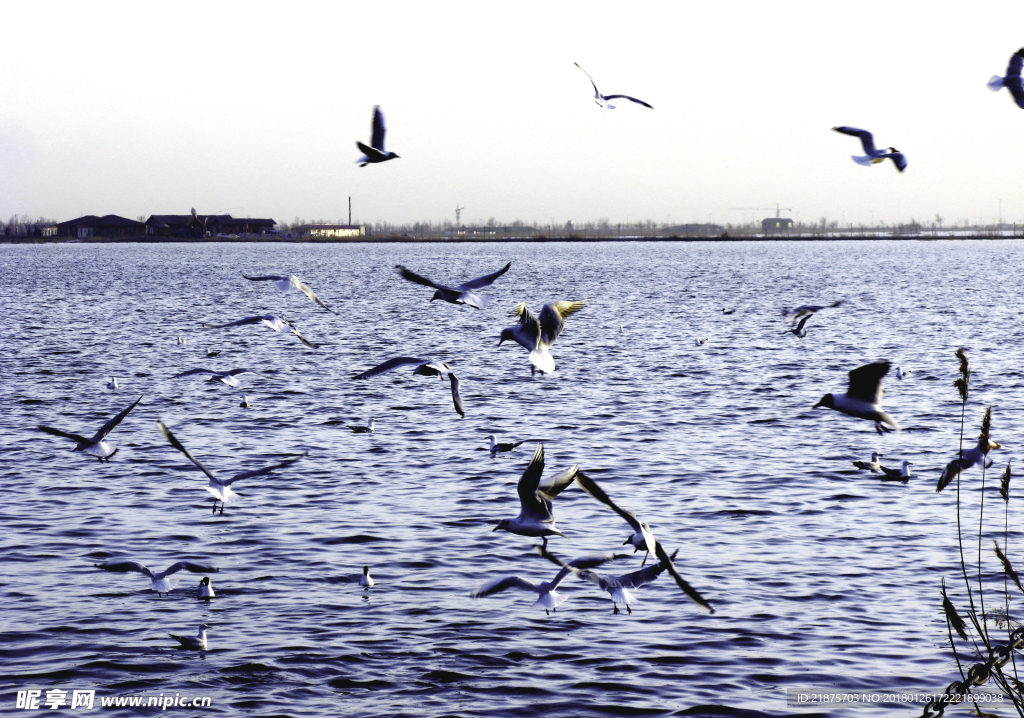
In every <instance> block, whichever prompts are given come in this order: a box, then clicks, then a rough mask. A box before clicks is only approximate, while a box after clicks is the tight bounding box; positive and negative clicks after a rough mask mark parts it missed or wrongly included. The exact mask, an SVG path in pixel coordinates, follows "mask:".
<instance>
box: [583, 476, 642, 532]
mask: <svg viewBox="0 0 1024 718" xmlns="http://www.w3.org/2000/svg"><path fill="white" fill-rule="evenodd" d="M576 483H578V484H579V485H580V487H581V488H582V489H583V490H584V491H586V492H587V493H588V494H590V495H591V496H593V497H594V498H595V499H597V500H598V501H600V502H601V503H602V504H604V505H605V506H607V507H608V508H610V509H611V510H612V511H614V512H615V513H617V514H618V515H619V516H621V517H622V518H624V519H625V520H626V523H628V524H629V525H630V527H631V528H632V529H633V532H634V533H639V534H641V535H642V536H643V537H644V541H645V542H646V543H647V549H648V550H651V547H652V546H654V545H655V543H657V542H656V541H655V538H654V535H653V534H652V533H651V531H650V529H648V528H645V527H644V525H643V524H642V523H641V522H640V519H638V518H637V517H636V515H635V514H634V513H633V512H632V511H626V510H625V509H622V508H619V507H618V506H617V505H616V504H615V502H614V501H612V500H611V499H610V498H609V497H608V494H606V493H605V492H604V490H603V489H602V488H601V487H600V486H598V485H597V483H596V482H595V481H594V480H593V479H592V478H590V477H589V476H587V475H586V474H584V473H583V472H582V471H580V472H577V474H576Z"/></svg>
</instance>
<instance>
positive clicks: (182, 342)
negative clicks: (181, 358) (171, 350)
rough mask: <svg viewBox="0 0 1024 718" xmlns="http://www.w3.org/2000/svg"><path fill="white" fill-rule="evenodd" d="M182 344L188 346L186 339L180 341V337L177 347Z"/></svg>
mask: <svg viewBox="0 0 1024 718" xmlns="http://www.w3.org/2000/svg"><path fill="white" fill-rule="evenodd" d="M182 344H188V339H182V338H181V337H178V345H179V346H180V345H182Z"/></svg>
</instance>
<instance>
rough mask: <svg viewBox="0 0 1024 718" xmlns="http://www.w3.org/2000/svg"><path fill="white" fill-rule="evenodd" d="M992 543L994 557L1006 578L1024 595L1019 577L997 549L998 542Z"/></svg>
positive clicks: (1004, 555)
mask: <svg viewBox="0 0 1024 718" xmlns="http://www.w3.org/2000/svg"><path fill="white" fill-rule="evenodd" d="M992 543H993V544H995V547H996V556H997V557H998V558H999V562H1000V563H1002V564H1003V571H1005V572H1006V575H1007V576H1009V577H1010V578H1011V579H1013V582H1014V583H1015V584H1017V588H1019V589H1020V590H1021V592H1022V593H1024V586H1021V584H1020V576H1018V575H1017V572H1016V571H1014V570H1013V566H1012V565H1010V559H1008V558H1006V554H1004V553H1003V550H1002V549H1001V548H999V543H998V542H996V541H992ZM1007 618H1009V617H1007Z"/></svg>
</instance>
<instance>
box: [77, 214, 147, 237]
mask: <svg viewBox="0 0 1024 718" xmlns="http://www.w3.org/2000/svg"><path fill="white" fill-rule="evenodd" d="M145 234H146V225H145V224H143V223H142V222H136V221H135V220H134V219H128V218H127V217H118V216H117V215H116V214H107V215H104V216H102V217H97V216H96V215H94V214H88V215H86V216H84V217H79V218H77V219H70V220H68V221H67V222H58V223H57V236H58V237H73V238H76V239H88V238H90V237H102V238H105V239H131V238H135V237H142V236H144V235H145Z"/></svg>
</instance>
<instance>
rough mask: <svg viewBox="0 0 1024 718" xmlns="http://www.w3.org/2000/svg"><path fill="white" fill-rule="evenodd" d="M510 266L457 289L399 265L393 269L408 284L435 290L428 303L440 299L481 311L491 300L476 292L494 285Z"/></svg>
mask: <svg viewBox="0 0 1024 718" xmlns="http://www.w3.org/2000/svg"><path fill="white" fill-rule="evenodd" d="M511 266H512V262H509V263H508V264H506V265H505V266H504V267H502V268H501V269H499V270H498V271H497V272H492V273H491V274H485V275H484V276H482V277H477V278H476V279H471V280H469V281H468V282H463V283H462V284H460V285H459V286H457V287H449V286H446V285H444V284H437V283H436V282H434V281H432V280H430V279H427V278H426V277H424V276H421V275H419V274H416V272H413V271H410V270H408V269H406V268H405V267H403V266H402V265H401V264H399V265H397V266H396V267H395V269H397V270H398V274H399V276H401V277H402V278H403V279H408V280H409V281H410V282H415V283H416V284H422V285H423V286H424V287H432V288H434V289H436V290H437V291H436V292H434V296H432V297H431V298H430V301H434V300H435V299H441V300H444V301H446V302H448V303H449V304H465V305H466V306H467V307H473V308H474V309H482V308H483V307H486V306H487V305H488V304H490V302H491V300H490V298H489V297H486V296H484V295H482V294H478V293H477V291H476V290H478V289H483V288H484V287H489V286H491V285H492V284H493V283H494V280H495V279H497V278H498V277H500V276H501V275H502V274H504V273H505V272H507V271H508V270H509V268H510V267H511Z"/></svg>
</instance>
